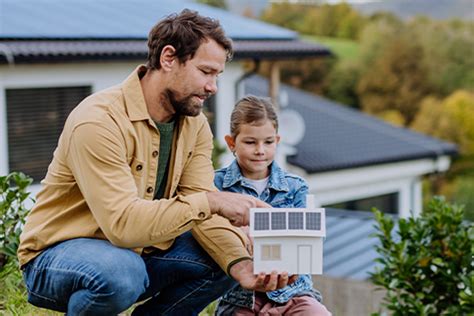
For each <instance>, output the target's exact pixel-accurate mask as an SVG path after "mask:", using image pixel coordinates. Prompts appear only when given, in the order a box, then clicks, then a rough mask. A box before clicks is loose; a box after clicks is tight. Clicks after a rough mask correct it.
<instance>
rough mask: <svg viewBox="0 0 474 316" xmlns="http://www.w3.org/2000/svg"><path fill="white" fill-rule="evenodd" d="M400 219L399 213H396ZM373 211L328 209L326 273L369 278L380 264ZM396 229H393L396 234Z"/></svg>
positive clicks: (325, 244) (324, 254)
mask: <svg viewBox="0 0 474 316" xmlns="http://www.w3.org/2000/svg"><path fill="white" fill-rule="evenodd" d="M394 219H396V217H394ZM375 224H376V222H375V219H374V216H373V214H372V213H370V212H362V211H347V210H339V209H331V208H327V209H326V239H325V242H324V245H323V249H324V250H323V275H325V276H330V277H335V278H348V279H355V280H366V279H368V278H369V273H370V272H374V269H375V267H376V266H378V265H379V264H378V263H376V262H375V259H376V258H378V257H380V256H379V254H378V253H377V251H376V249H375V246H376V245H378V244H379V240H378V239H377V238H375V237H372V236H371V235H372V234H373V233H375V232H376V230H375V227H374V225H375ZM395 233H396V229H394V230H393V237H395Z"/></svg>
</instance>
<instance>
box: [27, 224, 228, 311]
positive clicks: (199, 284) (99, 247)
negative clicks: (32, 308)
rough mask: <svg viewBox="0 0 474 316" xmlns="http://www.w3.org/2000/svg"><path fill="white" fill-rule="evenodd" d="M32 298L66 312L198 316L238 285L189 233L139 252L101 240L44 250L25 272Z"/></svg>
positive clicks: (66, 243)
mask: <svg viewBox="0 0 474 316" xmlns="http://www.w3.org/2000/svg"><path fill="white" fill-rule="evenodd" d="M23 276H24V279H25V282H26V286H27V288H28V301H29V302H30V303H31V304H33V305H36V306H39V307H44V308H48V309H52V310H56V311H60V312H67V314H68V315H116V314H118V313H120V312H122V311H124V310H126V309H127V308H129V307H130V306H131V305H132V304H134V303H136V302H138V301H142V300H146V299H148V300H147V301H146V302H145V303H143V304H141V305H139V306H137V308H135V310H134V311H133V315H197V314H198V313H199V312H200V311H201V310H202V309H204V308H205V307H206V306H207V305H208V304H209V303H210V302H212V301H213V300H215V299H216V298H218V297H219V296H221V295H222V294H223V293H225V292H226V291H227V290H229V289H230V288H231V287H233V286H234V285H235V281H233V280H232V279H231V278H229V277H228V276H227V275H226V274H225V273H224V272H223V271H222V270H221V269H220V267H219V266H218V265H217V264H216V263H215V262H214V260H213V259H212V258H211V257H210V256H209V255H208V254H207V253H206V252H205V251H204V250H203V249H202V248H201V246H200V245H199V244H198V243H197V242H196V241H195V240H194V238H193V237H192V235H191V233H190V232H187V233H185V234H183V235H181V236H179V237H178V238H177V239H176V241H175V243H174V244H173V246H172V247H171V248H170V249H168V250H166V251H162V250H155V251H154V252H152V253H149V254H145V255H143V256H139V255H138V254H136V253H134V252H133V251H131V250H128V249H123V248H118V247H115V246H113V245H112V244H111V243H110V242H108V241H105V240H98V239H88V238H78V239H72V240H67V241H64V242H61V243H59V244H57V245H55V246H53V247H50V248H48V249H46V250H45V251H43V252H42V253H41V254H40V255H39V256H38V257H37V258H35V259H34V260H33V261H31V262H29V263H28V264H27V265H26V266H25V268H24V271H23Z"/></svg>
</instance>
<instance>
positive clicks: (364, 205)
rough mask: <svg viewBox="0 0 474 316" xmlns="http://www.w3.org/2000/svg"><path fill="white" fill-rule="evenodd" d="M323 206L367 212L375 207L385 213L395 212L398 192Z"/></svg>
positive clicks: (396, 211) (396, 210)
mask: <svg viewBox="0 0 474 316" xmlns="http://www.w3.org/2000/svg"><path fill="white" fill-rule="evenodd" d="M323 207H327V208H338V209H343V210H353V211H367V212H370V211H371V210H372V208H373V207H375V208H377V209H379V210H380V211H382V212H385V213H391V214H397V213H398V192H395V193H390V194H384V195H378V196H372V197H369V198H365V199H360V200H352V201H347V202H341V203H336V204H331V205H325V206H323Z"/></svg>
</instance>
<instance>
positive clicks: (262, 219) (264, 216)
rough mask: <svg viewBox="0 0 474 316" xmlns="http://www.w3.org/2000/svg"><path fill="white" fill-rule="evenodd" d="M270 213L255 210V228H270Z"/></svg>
mask: <svg viewBox="0 0 474 316" xmlns="http://www.w3.org/2000/svg"><path fill="white" fill-rule="evenodd" d="M269 222H270V213H268V212H265V213H261V212H257V213H255V227H254V229H255V230H269V229H270V225H269Z"/></svg>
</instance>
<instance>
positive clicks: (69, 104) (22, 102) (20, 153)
mask: <svg viewBox="0 0 474 316" xmlns="http://www.w3.org/2000/svg"><path fill="white" fill-rule="evenodd" d="M5 92H6V104H7V124H8V129H7V130H8V161H9V169H10V170H11V171H22V172H24V173H26V174H27V175H29V176H31V177H32V178H33V179H34V181H35V182H39V181H40V180H41V179H43V178H44V176H45V175H46V171H47V168H48V165H49V163H50V162H51V159H52V157H53V151H54V149H55V148H56V146H57V142H58V138H59V135H60V134H61V131H62V129H63V126H64V122H65V121H66V118H67V116H68V115H69V113H70V112H71V110H72V109H73V108H74V107H75V106H76V105H77V104H78V103H79V102H80V101H82V99H84V98H85V97H86V96H88V95H89V94H90V93H91V87H90V86H82V87H60V88H31V89H6V91H5Z"/></svg>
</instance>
